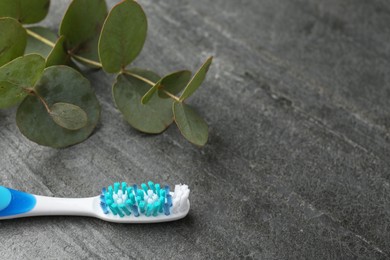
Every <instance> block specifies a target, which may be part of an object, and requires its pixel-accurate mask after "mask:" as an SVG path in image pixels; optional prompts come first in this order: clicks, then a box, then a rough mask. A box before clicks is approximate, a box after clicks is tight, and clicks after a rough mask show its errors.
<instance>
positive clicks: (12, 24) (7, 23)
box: [0, 18, 27, 66]
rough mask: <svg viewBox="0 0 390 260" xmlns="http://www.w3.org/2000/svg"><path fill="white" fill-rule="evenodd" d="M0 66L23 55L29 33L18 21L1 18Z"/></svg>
mask: <svg viewBox="0 0 390 260" xmlns="http://www.w3.org/2000/svg"><path fill="white" fill-rule="evenodd" d="M0 32H1V36H0V66H2V65H4V64H5V63H7V62H9V61H11V60H13V59H15V58H17V57H19V56H22V55H23V53H24V49H25V48H26V43H27V33H26V30H25V29H24V28H23V27H22V25H21V24H20V23H18V21H16V20H15V19H12V18H1V19H0Z"/></svg>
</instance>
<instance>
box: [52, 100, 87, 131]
mask: <svg viewBox="0 0 390 260" xmlns="http://www.w3.org/2000/svg"><path fill="white" fill-rule="evenodd" d="M49 114H50V116H51V117H52V118H53V120H54V122H55V123H56V124H57V125H59V126H62V127H63V128H65V129H69V130H79V129H81V128H83V127H84V126H86V125H87V123H88V116H87V113H85V111H84V110H82V109H81V108H80V107H79V106H76V105H73V104H69V103H64V102H59V103H55V104H54V105H52V106H51V107H50V113H49Z"/></svg>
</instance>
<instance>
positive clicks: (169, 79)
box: [141, 70, 191, 105]
mask: <svg viewBox="0 0 390 260" xmlns="http://www.w3.org/2000/svg"><path fill="white" fill-rule="evenodd" d="M190 78H191V71H188V70H181V71H176V72H173V73H171V74H169V75H167V76H165V77H163V78H162V79H160V80H159V81H158V82H157V83H156V84H155V85H154V86H153V87H152V88H150V89H149V91H148V92H146V94H145V95H144V96H143V97H142V100H141V102H142V104H144V105H145V104H146V103H148V102H149V100H150V99H151V97H152V96H153V94H154V93H155V92H156V91H157V90H158V95H159V97H161V98H169V96H168V95H167V94H165V93H164V90H166V91H167V92H169V93H171V94H173V95H176V94H177V93H179V92H180V91H182V90H183V88H184V87H185V86H186V85H187V83H188V81H190Z"/></svg>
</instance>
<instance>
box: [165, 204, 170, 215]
mask: <svg viewBox="0 0 390 260" xmlns="http://www.w3.org/2000/svg"><path fill="white" fill-rule="evenodd" d="M164 214H165V215H166V216H169V215H170V214H171V213H170V212H169V204H168V203H165V204H164Z"/></svg>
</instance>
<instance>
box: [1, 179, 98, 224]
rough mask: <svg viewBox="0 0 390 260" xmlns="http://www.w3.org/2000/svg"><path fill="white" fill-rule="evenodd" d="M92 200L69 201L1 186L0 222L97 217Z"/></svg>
mask: <svg viewBox="0 0 390 260" xmlns="http://www.w3.org/2000/svg"><path fill="white" fill-rule="evenodd" d="M96 201H99V196H97V197H92V198H81V199H68V198H54V197H45V196H37V195H32V194H29V193H25V192H21V191H18V190H13V189H9V188H5V187H2V186H0V220H1V219H12V218H22V217H32V216H53V215H56V216H61V215H63V216H95V215H96V214H95V213H94V212H95V211H94V209H93V207H94V202H96Z"/></svg>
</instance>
